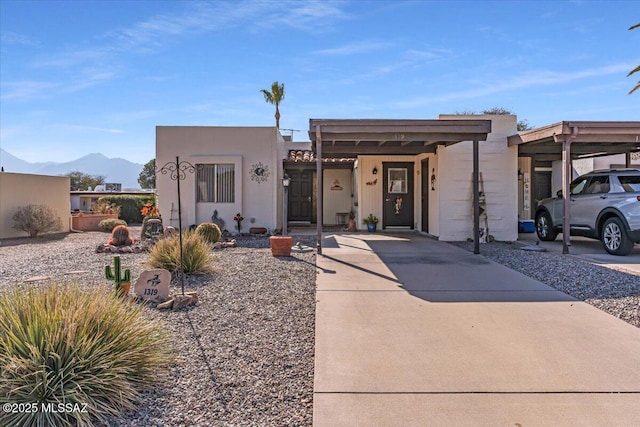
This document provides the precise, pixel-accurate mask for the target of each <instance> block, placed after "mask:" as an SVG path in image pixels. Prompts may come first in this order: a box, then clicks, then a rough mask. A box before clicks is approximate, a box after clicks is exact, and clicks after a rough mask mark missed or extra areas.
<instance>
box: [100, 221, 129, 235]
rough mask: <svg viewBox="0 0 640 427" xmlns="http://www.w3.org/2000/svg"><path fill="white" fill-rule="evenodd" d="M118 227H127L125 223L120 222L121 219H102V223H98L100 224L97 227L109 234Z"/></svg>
mask: <svg viewBox="0 0 640 427" xmlns="http://www.w3.org/2000/svg"><path fill="white" fill-rule="evenodd" d="M118 225H124V226H125V227H126V226H127V221H124V220H121V219H113V218H111V219H103V220H102V221H100V223H99V224H98V227H100V229H102V230H104V231H107V232H109V233H111V232H112V231H113V229H114V228H116V227H117V226H118Z"/></svg>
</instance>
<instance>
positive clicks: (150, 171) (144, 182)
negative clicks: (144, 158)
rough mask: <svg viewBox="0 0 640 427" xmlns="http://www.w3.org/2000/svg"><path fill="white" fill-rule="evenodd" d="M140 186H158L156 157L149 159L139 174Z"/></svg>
mask: <svg viewBox="0 0 640 427" xmlns="http://www.w3.org/2000/svg"><path fill="white" fill-rule="evenodd" d="M138 184H140V188H156V159H151V160H149V161H148V162H147V163H146V164H145V165H144V166H143V168H142V172H140V175H139V176H138Z"/></svg>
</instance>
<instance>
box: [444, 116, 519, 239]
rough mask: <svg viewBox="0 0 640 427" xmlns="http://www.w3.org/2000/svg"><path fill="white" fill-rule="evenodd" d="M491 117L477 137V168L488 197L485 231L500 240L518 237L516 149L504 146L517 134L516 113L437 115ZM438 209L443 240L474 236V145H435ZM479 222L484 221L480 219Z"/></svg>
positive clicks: (475, 117) (482, 118)
mask: <svg viewBox="0 0 640 427" xmlns="http://www.w3.org/2000/svg"><path fill="white" fill-rule="evenodd" d="M470 118H474V119H481V120H491V123H492V124H491V129H492V130H491V133H490V134H489V135H488V136H487V140H486V141H480V142H479V144H478V145H479V157H480V172H482V178H483V183H484V190H485V194H486V201H487V213H488V223H489V234H490V235H492V236H494V238H495V239H496V240H500V241H514V240H517V238H518V223H517V221H518V150H517V147H508V146H507V137H508V136H509V135H513V134H515V133H516V122H517V118H516V116H514V115H476V116H462V115H441V116H440V119H449V120H460V119H470ZM437 157H438V161H437V164H438V168H437V176H438V202H437V205H438V208H439V210H440V213H439V224H438V225H439V230H438V231H437V232H436V233H435V234H436V235H438V236H439V238H440V239H441V240H446V241H460V240H466V239H467V238H470V237H473V211H472V210H473V198H472V193H473V181H472V171H473V144H472V142H471V141H465V142H461V143H458V144H454V145H451V146H449V147H446V148H445V147H441V148H438V151H437ZM481 226H482V224H481Z"/></svg>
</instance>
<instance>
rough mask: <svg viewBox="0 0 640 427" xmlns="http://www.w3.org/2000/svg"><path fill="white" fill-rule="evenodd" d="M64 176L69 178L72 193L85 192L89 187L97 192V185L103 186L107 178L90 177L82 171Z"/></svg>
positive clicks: (99, 176)
mask: <svg viewBox="0 0 640 427" xmlns="http://www.w3.org/2000/svg"><path fill="white" fill-rule="evenodd" d="M62 176H68V177H69V181H70V184H71V185H70V187H71V191H85V190H88V189H89V187H91V188H92V189H94V190H95V188H96V186H97V185H103V184H104V180H105V177H104V176H102V175H89V174H86V173H84V172H80V171H73V172H69V173H67V174H63V175H62Z"/></svg>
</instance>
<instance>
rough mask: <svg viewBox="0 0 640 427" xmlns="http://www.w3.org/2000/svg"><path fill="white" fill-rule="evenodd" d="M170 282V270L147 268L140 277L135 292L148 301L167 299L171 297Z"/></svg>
mask: <svg viewBox="0 0 640 427" xmlns="http://www.w3.org/2000/svg"><path fill="white" fill-rule="evenodd" d="M170 284H171V273H170V272H169V271H168V270H165V269H162V268H157V269H153V270H146V271H143V272H142V274H140V277H138V280H137V281H136V285H135V287H134V292H135V293H136V295H137V296H138V297H140V298H142V299H143V300H146V301H152V302H160V301H166V300H167V298H169V285H170Z"/></svg>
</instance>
